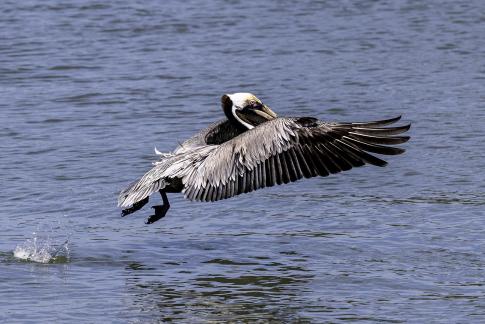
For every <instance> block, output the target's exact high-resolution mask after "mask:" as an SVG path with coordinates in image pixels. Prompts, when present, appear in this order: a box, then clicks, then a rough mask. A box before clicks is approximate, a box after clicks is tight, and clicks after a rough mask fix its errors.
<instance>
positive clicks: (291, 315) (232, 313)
mask: <svg viewBox="0 0 485 324" xmlns="http://www.w3.org/2000/svg"><path fill="white" fill-rule="evenodd" d="M266 261H268V260H258V259H256V258H255V259H254V261H251V262H238V261H232V260H230V259H212V260H209V261H206V262H204V263H205V265H206V266H208V267H210V269H211V271H210V273H207V272H206V271H201V273H200V274H193V273H190V272H189V271H181V272H182V273H179V274H178V275H177V276H176V277H175V278H174V275H173V273H171V274H168V275H167V276H163V275H161V276H157V277H159V278H160V279H156V280H146V273H145V274H143V275H141V276H140V273H139V272H140V271H144V272H145V271H147V269H149V268H148V267H146V266H144V265H142V264H139V263H131V264H130V265H128V266H127V267H126V269H125V270H126V272H127V279H126V286H127V290H128V296H129V297H127V298H129V301H128V302H129V303H130V304H131V305H130V307H129V308H131V310H136V313H137V314H138V315H137V318H138V319H140V318H143V315H144V316H146V317H147V318H153V316H154V315H155V316H156V317H158V318H161V319H163V320H164V321H180V320H185V321H187V320H189V321H190V320H197V321H209V322H225V321H236V322H237V321H244V322H246V321H265V322H267V321H276V322H281V323H285V322H294V321H308V318H305V317H304V316H302V315H301V314H299V313H300V311H301V310H302V309H303V308H304V305H303V303H302V301H301V300H300V297H301V295H302V294H303V292H304V291H305V289H306V287H307V285H308V284H309V282H310V281H311V280H312V278H313V275H310V274H308V271H307V270H305V269H303V268H301V269H300V270H301V271H299V273H298V271H297V270H296V269H293V271H292V272H288V271H285V270H282V271H275V269H269V268H267V267H266V265H267V264H266ZM269 264H270V265H271V262H269ZM273 267H274V266H273ZM278 267H279V268H280V269H284V266H283V265H280V264H278ZM173 270H174V269H173ZM171 272H172V271H171ZM265 272H268V273H271V274H265ZM179 275H181V277H179ZM163 278H165V280H164V279H163ZM140 313H142V314H143V315H141V316H140Z"/></svg>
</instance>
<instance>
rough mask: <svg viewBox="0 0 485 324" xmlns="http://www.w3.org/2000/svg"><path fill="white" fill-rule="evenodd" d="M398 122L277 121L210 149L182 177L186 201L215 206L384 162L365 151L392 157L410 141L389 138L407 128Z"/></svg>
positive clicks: (391, 120)
mask: <svg viewBox="0 0 485 324" xmlns="http://www.w3.org/2000/svg"><path fill="white" fill-rule="evenodd" d="M399 119H400V117H397V118H393V119H388V120H382V121H374V122H368V123H325V122H321V121H318V120H316V119H314V118H277V119H274V120H271V121H268V122H265V123H263V124H261V125H259V126H257V127H255V128H253V129H251V130H248V131H247V132H245V133H242V134H240V135H239V136H236V137H235V138H233V139H232V140H229V141H227V142H224V143H222V144H221V145H218V146H213V147H212V148H211V149H210V150H208V151H206V152H205V153H206V154H207V155H206V156H204V157H203V158H201V159H199V160H198V161H197V162H196V163H192V164H191V165H190V166H189V169H190V171H185V173H184V175H183V181H182V182H183V184H184V190H183V191H184V194H185V196H186V198H188V199H190V200H200V201H215V200H220V199H226V198H229V197H232V196H235V195H239V194H241V193H246V192H250V191H253V190H257V189H260V188H264V187H270V186H274V185H276V184H282V183H288V182H293V181H297V180H298V179H301V178H303V177H305V178H310V177H315V176H328V175H329V174H333V173H338V172H341V171H346V170H350V169H351V168H353V167H360V166H363V165H364V164H373V165H377V166H385V165H386V164H387V163H386V162H385V161H383V160H381V159H380V158H377V157H375V156H373V155H371V154H369V153H367V152H372V153H377V154H384V155H394V154H400V153H403V152H404V150H403V149H400V148H395V147H390V146H385V145H390V144H400V143H404V142H406V141H407V140H408V139H409V137H408V136H390V135H395V134H400V133H403V132H405V131H407V130H408V129H409V127H410V125H406V126H400V127H387V128H383V127H381V126H385V125H389V124H392V123H394V122H396V121H398V120H399Z"/></svg>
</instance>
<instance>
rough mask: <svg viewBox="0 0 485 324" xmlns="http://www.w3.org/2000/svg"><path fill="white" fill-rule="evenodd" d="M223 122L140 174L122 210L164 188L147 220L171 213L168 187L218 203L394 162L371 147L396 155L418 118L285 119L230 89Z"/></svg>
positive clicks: (134, 207)
mask: <svg viewBox="0 0 485 324" xmlns="http://www.w3.org/2000/svg"><path fill="white" fill-rule="evenodd" d="M221 104H222V110H223V112H224V114H225V117H226V118H224V119H223V120H220V121H217V122H215V123H213V124H211V125H210V126H209V127H207V128H206V129H204V130H202V131H200V132H199V133H197V134H195V135H194V136H193V137H191V138H189V139H188V140H186V141H185V142H183V143H182V144H180V145H179V146H178V147H177V148H176V149H175V151H173V152H170V153H161V152H159V151H158V150H155V152H156V153H157V154H158V155H159V156H160V160H159V161H157V162H155V163H154V166H153V168H152V169H151V170H149V171H148V172H147V173H146V174H145V175H144V176H143V177H141V178H140V179H139V180H137V181H135V182H133V183H132V184H130V185H129V186H128V187H127V188H126V189H124V190H123V191H121V193H120V194H119V198H118V206H119V207H122V208H124V209H123V211H122V212H121V215H122V216H126V215H128V214H131V213H133V212H135V211H137V210H139V209H141V208H142V207H143V206H144V205H145V204H146V203H148V199H149V196H150V195H151V194H153V193H155V192H157V191H158V192H159V193H160V195H161V196H162V201H163V205H158V206H152V208H153V209H154V210H155V213H154V215H151V216H150V217H149V218H148V219H147V221H146V223H147V224H151V223H154V222H156V221H157V220H159V219H160V218H162V217H164V216H165V214H166V213H167V211H168V209H169V208H170V204H169V201H168V198H167V193H176V192H182V193H183V194H184V195H185V197H186V198H187V199H190V200H195V201H216V200H221V199H227V198H231V197H234V196H237V195H239V194H242V193H247V192H251V191H254V190H257V189H261V188H265V187H272V186H274V185H276V184H278V185H280V184H284V183H289V182H293V181H297V180H299V179H301V178H312V177H316V176H322V177H326V176H328V175H330V174H334V173H339V172H341V171H347V170H350V169H351V168H353V167H360V166H363V165H365V164H372V165H375V166H380V167H383V166H385V165H386V164H387V162H386V161H384V160H382V159H380V158H379V157H376V156H374V155H372V154H370V153H377V154H382V155H396V154H401V153H403V152H404V149H402V148H397V147H393V146H390V145H395V144H401V143H404V142H407V141H408V140H409V136H396V135H398V134H401V133H404V132H406V131H407V130H409V128H410V126H411V125H410V124H408V125H404V126H398V127H383V126H386V125H390V124H393V123H395V122H397V121H398V120H399V119H400V118H401V116H399V117H396V118H392V119H386V120H379V121H371V122H360V123H340V122H325V121H321V120H318V119H316V118H313V117H278V116H277V115H276V114H275V113H274V112H273V111H272V110H271V109H270V107H268V106H267V105H265V104H263V103H262V102H261V100H259V99H258V98H256V96H254V95H253V94H251V93H234V94H225V95H223V96H222V98H221Z"/></svg>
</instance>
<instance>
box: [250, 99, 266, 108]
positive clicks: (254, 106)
mask: <svg viewBox="0 0 485 324" xmlns="http://www.w3.org/2000/svg"><path fill="white" fill-rule="evenodd" d="M249 107H250V108H251V109H261V108H263V104H262V103H260V102H257V101H252V102H250V103H249Z"/></svg>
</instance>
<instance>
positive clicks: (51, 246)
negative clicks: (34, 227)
mask: <svg viewBox="0 0 485 324" xmlns="http://www.w3.org/2000/svg"><path fill="white" fill-rule="evenodd" d="M32 235H33V237H32V238H31V239H28V240H26V241H25V242H24V243H21V244H19V245H17V246H16V247H15V250H14V251H13V255H14V257H15V258H17V259H21V260H25V261H32V262H38V263H63V262H67V261H69V252H70V251H69V239H66V240H65V241H64V242H62V243H59V242H58V241H56V240H54V239H52V238H51V237H50V236H47V237H42V236H39V235H38V234H37V233H36V232H34V233H32Z"/></svg>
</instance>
